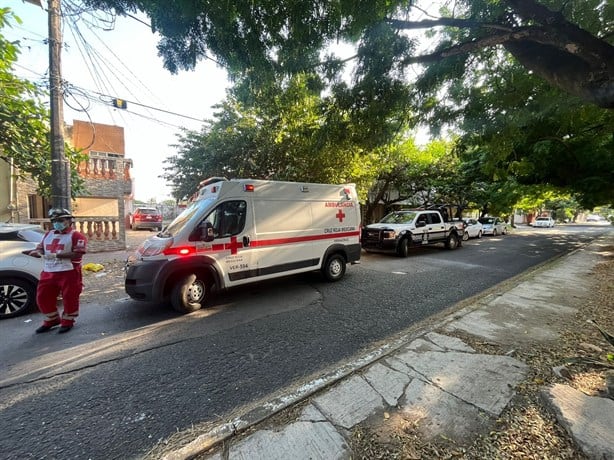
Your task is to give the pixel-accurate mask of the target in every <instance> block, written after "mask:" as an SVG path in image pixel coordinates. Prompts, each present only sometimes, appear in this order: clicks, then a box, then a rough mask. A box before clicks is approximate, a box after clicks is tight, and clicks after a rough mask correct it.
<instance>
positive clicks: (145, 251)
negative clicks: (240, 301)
mask: <svg viewBox="0 0 614 460" xmlns="http://www.w3.org/2000/svg"><path fill="white" fill-rule="evenodd" d="M360 251H361V247H360V207H359V204H358V197H357V195H356V189H355V187H354V185H353V184H344V185H326V184H309V183H295V182H276V181H263V180H251V179H233V180H220V181H218V182H213V183H208V184H207V185H206V186H204V187H203V188H202V189H200V190H199V192H198V195H197V197H196V199H195V201H193V202H192V203H191V204H190V205H189V206H188V207H187V208H186V209H185V210H184V211H183V212H182V213H181V214H180V215H179V216H177V218H176V219H175V220H173V222H171V223H170V224H169V225H168V226H167V227H166V228H165V229H164V230H163V231H161V232H160V233H158V235H156V236H154V237H151V238H149V239H148V240H146V241H145V242H143V244H142V245H141V246H140V247H139V248H138V249H137V251H136V253H135V254H134V255H133V256H131V257H130V258H129V260H128V263H127V269H126V280H125V287H126V292H127V293H128V295H129V296H130V297H132V298H133V299H137V300H148V301H161V300H166V299H169V300H170V302H171V304H172V306H173V308H174V309H175V310H177V311H179V312H184V313H187V312H191V311H195V310H198V309H199V308H201V306H202V305H203V304H204V303H205V302H206V300H207V298H208V296H209V294H210V292H211V290H212V289H214V288H215V289H226V288H229V287H233V286H238V285H241V284H246V283H251V282H254V281H259V280H265V279H271V278H276V277H280V276H285V275H292V274H296V273H302V272H307V271H312V270H321V272H322V274H323V275H324V277H325V278H326V279H328V280H330V281H337V280H339V279H341V278H342V277H343V275H344V274H345V269H346V264H348V263H351V264H353V263H357V262H358V261H359V260H360Z"/></svg>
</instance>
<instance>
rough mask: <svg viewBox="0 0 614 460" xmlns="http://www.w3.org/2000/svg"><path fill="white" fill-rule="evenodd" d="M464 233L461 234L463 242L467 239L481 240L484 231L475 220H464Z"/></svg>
mask: <svg viewBox="0 0 614 460" xmlns="http://www.w3.org/2000/svg"><path fill="white" fill-rule="evenodd" d="M465 224H466V226H465V233H463V241H467V240H468V239H469V238H482V234H483V233H484V231H483V230H482V224H481V223H480V222H479V221H478V220H477V219H465Z"/></svg>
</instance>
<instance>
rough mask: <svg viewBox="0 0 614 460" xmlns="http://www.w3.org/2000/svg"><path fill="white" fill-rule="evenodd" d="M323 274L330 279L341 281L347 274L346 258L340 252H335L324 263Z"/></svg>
mask: <svg viewBox="0 0 614 460" xmlns="http://www.w3.org/2000/svg"><path fill="white" fill-rule="evenodd" d="M322 274H323V275H324V278H326V279H327V280H328V281H339V280H340V279H341V278H343V275H344V274H345V259H344V258H343V256H341V255H339V254H333V255H331V256H329V257H328V259H326V262H325V263H324V265H322Z"/></svg>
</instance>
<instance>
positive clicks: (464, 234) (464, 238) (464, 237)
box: [463, 232, 469, 241]
mask: <svg viewBox="0 0 614 460" xmlns="http://www.w3.org/2000/svg"><path fill="white" fill-rule="evenodd" d="M468 239H469V232H465V233H463V241H467V240H468Z"/></svg>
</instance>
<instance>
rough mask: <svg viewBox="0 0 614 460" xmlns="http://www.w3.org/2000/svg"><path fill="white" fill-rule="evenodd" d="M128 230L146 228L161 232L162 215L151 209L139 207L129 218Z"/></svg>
mask: <svg viewBox="0 0 614 460" xmlns="http://www.w3.org/2000/svg"><path fill="white" fill-rule="evenodd" d="M130 228H131V229H132V230H138V229H140V228H147V229H149V230H158V231H160V230H162V213H161V212H160V211H159V210H158V209H156V208H153V207H146V206H139V207H138V208H136V209H135V210H134V213H133V214H132V215H131V216H130Z"/></svg>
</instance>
